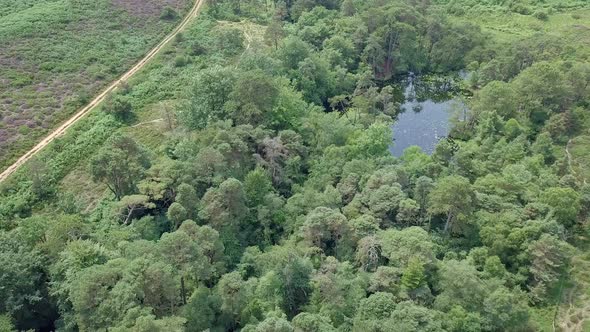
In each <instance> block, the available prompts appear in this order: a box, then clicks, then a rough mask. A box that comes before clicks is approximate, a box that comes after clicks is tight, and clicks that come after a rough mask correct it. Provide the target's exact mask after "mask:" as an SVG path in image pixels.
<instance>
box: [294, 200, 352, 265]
mask: <svg viewBox="0 0 590 332" xmlns="http://www.w3.org/2000/svg"><path fill="white" fill-rule="evenodd" d="M301 233H302V235H303V238H304V239H305V240H306V241H307V242H308V243H309V245H310V246H315V247H318V248H320V249H322V250H323V251H324V253H325V254H326V255H330V256H332V255H336V256H337V257H343V255H346V254H347V253H349V252H350V251H351V248H350V244H348V243H347V239H349V238H350V235H349V234H350V226H349V224H348V221H347V220H346V217H345V216H344V215H342V214H341V213H339V212H337V211H335V210H332V209H329V208H326V207H318V208H316V209H314V210H313V211H312V212H311V213H309V214H308V215H307V217H306V218H305V222H304V224H303V226H301ZM347 244H348V245H347ZM344 257H345V256H344Z"/></svg>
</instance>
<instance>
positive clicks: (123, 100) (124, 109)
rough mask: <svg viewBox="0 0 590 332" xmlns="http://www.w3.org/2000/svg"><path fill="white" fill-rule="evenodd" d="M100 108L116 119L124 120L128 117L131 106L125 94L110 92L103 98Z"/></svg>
mask: <svg viewBox="0 0 590 332" xmlns="http://www.w3.org/2000/svg"><path fill="white" fill-rule="evenodd" d="M102 110H103V111H104V112H105V113H109V114H113V115H114V116H115V117H117V118H118V119H121V120H125V119H127V118H128V117H129V114H130V113H131V111H132V110H133V107H132V105H131V102H130V101H129V99H128V98H127V97H126V96H123V95H120V94H114V95H112V94H111V95H109V97H108V98H107V99H106V100H105V102H104V105H103V106H102Z"/></svg>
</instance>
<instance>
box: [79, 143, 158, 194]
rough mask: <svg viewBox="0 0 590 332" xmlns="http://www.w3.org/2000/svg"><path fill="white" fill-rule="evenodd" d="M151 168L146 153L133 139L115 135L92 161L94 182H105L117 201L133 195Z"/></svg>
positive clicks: (91, 170) (91, 168)
mask: <svg viewBox="0 0 590 332" xmlns="http://www.w3.org/2000/svg"><path fill="white" fill-rule="evenodd" d="M148 167H149V160H148V159H147V156H146V153H145V151H144V150H143V149H142V147H140V146H139V145H138V144H137V143H136V142H135V141H134V140H133V139H132V138H130V137H126V136H120V135H115V136H113V137H111V138H110V139H109V140H108V142H107V143H106V145H105V146H104V147H103V148H101V149H100V150H99V151H98V153H97V154H96V155H95V156H94V157H93V158H92V159H91V160H90V173H91V174H92V179H93V180H94V181H101V182H104V183H105V184H106V185H107V187H108V188H109V190H110V191H111V192H112V193H113V194H114V195H115V198H116V199H117V200H120V199H121V198H122V197H123V196H125V195H129V194H133V193H134V192H135V191H136V189H137V188H136V186H137V183H138V182H139V180H140V179H141V178H142V176H143V174H144V172H145V170H146V169H147V168H148Z"/></svg>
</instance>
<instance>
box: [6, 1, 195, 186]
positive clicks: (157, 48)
mask: <svg viewBox="0 0 590 332" xmlns="http://www.w3.org/2000/svg"><path fill="white" fill-rule="evenodd" d="M204 2H205V0H196V1H195V4H194V6H193V7H192V8H191V10H190V11H189V13H188V14H187V15H186V16H185V17H184V19H183V20H182V21H181V22H180V24H179V25H178V26H177V27H176V28H175V29H174V30H173V31H172V32H171V33H170V34H169V35H168V36H166V38H164V39H163V40H162V41H161V42H160V43H158V45H156V46H155V47H154V48H153V49H152V50H151V51H149V52H148V53H147V54H146V55H145V56H144V57H143V59H141V60H140V61H139V62H138V63H136V64H135V66H133V67H132V68H131V69H129V71H127V72H126V73H125V74H123V76H121V77H120V78H119V79H117V80H116V81H114V82H113V83H111V85H109V86H108V87H107V88H106V89H105V90H103V91H102V92H101V93H100V94H99V95H98V96H96V98H94V100H92V101H91V102H90V103H89V104H88V105H86V106H85V107H84V108H82V109H81V110H79V111H78V113H76V114H75V115H74V116H72V117H71V118H70V119H69V120H67V121H66V122H64V123H63V124H62V125H61V126H59V127H58V128H56V129H55V130H54V131H53V132H51V134H49V135H48V136H47V137H45V138H44V139H43V140H42V141H41V142H39V143H38V144H37V145H36V146H35V147H34V148H32V149H31V150H29V151H28V152H27V153H25V154H24V155H23V156H22V157H20V158H19V159H18V160H17V161H16V162H15V163H14V164H12V165H10V166H9V167H8V168H7V169H5V170H4V171H3V172H2V173H0V182H2V181H4V180H6V179H7V178H8V177H9V176H10V175H11V174H12V173H14V172H16V170H17V169H18V168H19V167H21V166H22V165H23V164H24V163H26V162H27V161H28V160H29V159H31V158H32V157H33V156H34V155H35V154H36V153H37V152H39V151H41V149H43V148H44V147H46V146H47V145H48V144H49V143H51V142H52V141H53V140H54V139H55V138H56V137H59V136H61V135H63V134H64V133H65V132H66V130H68V128H70V127H71V126H73V125H74V124H75V123H76V122H78V120H80V119H81V118H83V117H84V115H86V114H88V113H89V112H90V111H92V110H93V109H94V108H95V107H96V106H97V105H98V104H100V103H101V102H102V101H103V100H104V99H105V97H106V96H107V95H108V94H109V93H111V92H112V91H114V90H115V89H117V86H119V84H120V83H122V82H125V81H127V80H129V78H131V77H132V76H133V75H134V74H135V73H137V72H138V71H139V70H141V69H142V68H143V67H144V66H145V65H146V64H148V63H149V62H150V60H152V59H153V58H154V57H155V56H156V55H157V54H158V53H159V52H160V50H162V48H164V46H166V44H168V42H170V41H171V40H172V39H173V38H174V37H175V36H176V35H177V34H178V33H179V32H181V31H182V30H183V29H184V28H186V26H187V25H188V23H189V22H190V21H191V19H193V18H194V17H196V16H197V15H198V13H199V9H201V6H202V5H203V3H204Z"/></svg>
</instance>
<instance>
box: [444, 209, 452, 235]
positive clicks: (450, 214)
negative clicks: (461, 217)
mask: <svg viewBox="0 0 590 332" xmlns="http://www.w3.org/2000/svg"><path fill="white" fill-rule="evenodd" d="M452 219H453V214H452V213H450V212H449V214H447V222H445V228H444V232H445V233H447V232H448V231H449V226H450V225H451V220H452Z"/></svg>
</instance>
